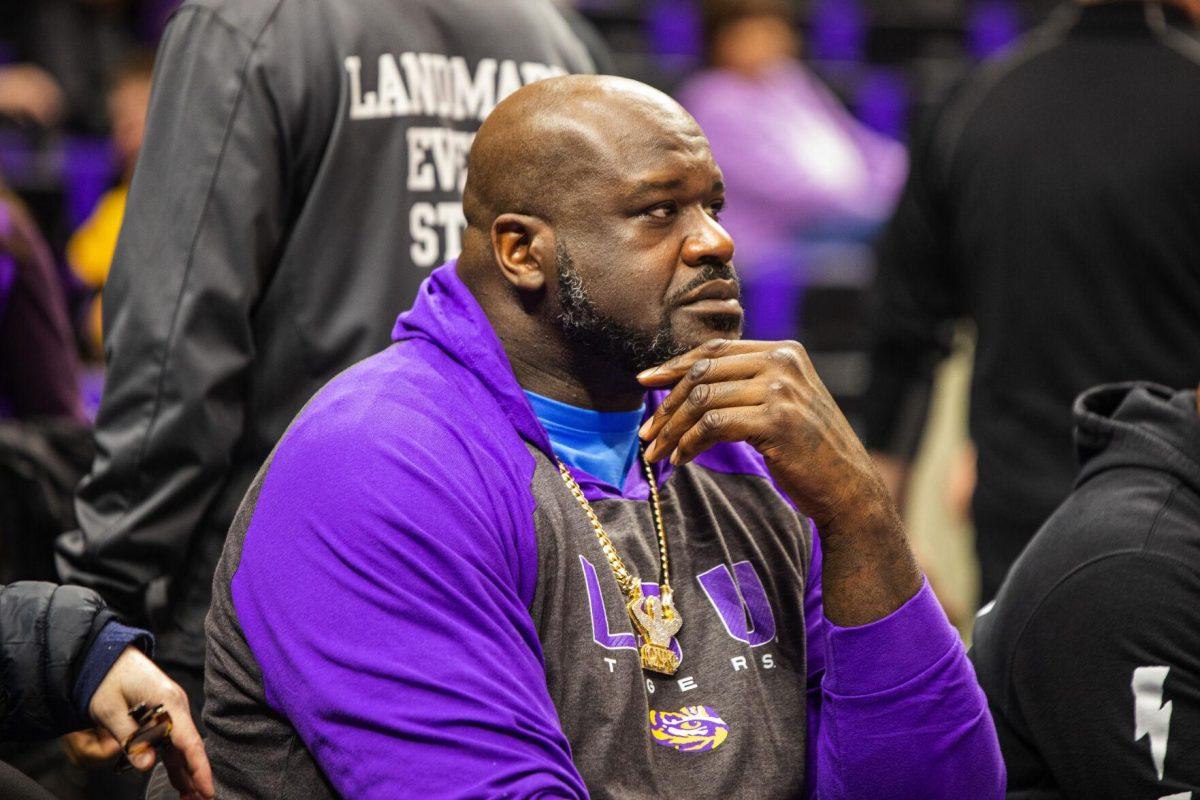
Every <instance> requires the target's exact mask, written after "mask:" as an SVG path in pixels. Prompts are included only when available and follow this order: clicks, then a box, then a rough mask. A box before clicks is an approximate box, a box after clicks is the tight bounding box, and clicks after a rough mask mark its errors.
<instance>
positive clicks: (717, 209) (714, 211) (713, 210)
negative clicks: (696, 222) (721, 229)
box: [708, 200, 725, 220]
mask: <svg viewBox="0 0 1200 800" xmlns="http://www.w3.org/2000/svg"><path fill="white" fill-rule="evenodd" d="M724 210H725V201H724V200H721V201H719V202H716V203H713V204H712V205H710V206H709V207H708V215H709V216H710V217H712V218H713V219H715V220H720V219H721V212H722V211H724Z"/></svg>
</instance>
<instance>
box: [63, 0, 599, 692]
mask: <svg viewBox="0 0 1200 800" xmlns="http://www.w3.org/2000/svg"><path fill="white" fill-rule="evenodd" d="M590 69H591V59H590V58H589V56H588V54H587V51H586V50H585V49H584V47H583V46H582V45H581V44H580V42H579V41H578V40H577V39H576V38H575V37H574V36H573V35H572V34H571V32H570V29H569V28H568V27H567V24H566V23H565V22H564V21H563V19H562V17H561V16H560V15H559V13H558V12H557V11H556V10H555V8H554V6H553V5H551V4H550V3H549V2H548V0H503V2H501V1H500V0H490V2H487V3H478V2H465V1H464V0H456V1H455V2H446V0H342V1H341V2H336V3H334V2H318V3H280V2H278V0H239V2H226V1H225V0H194V1H193V2H188V3H185V4H184V5H183V6H182V7H181V8H180V10H179V11H178V12H177V13H176V14H175V16H174V17H173V18H172V20H171V23H170V25H169V27H168V29H167V33H166V35H165V37H164V39H163V43H162V46H161V48H160V50H159V53H158V57H157V60H156V66H155V76H154V86H155V89H154V94H153V97H152V101H151V104H150V112H149V117H148V120H147V127H146V140H145V145H144V147H143V148H142V152H141V154H140V156H139V159H138V168H137V170H136V173H135V175H134V179H133V182H132V184H131V186H130V190H129V202H128V209H127V215H126V221H125V224H124V226H123V228H122V231H121V236H120V242H119V246H118V248H117V253H116V257H115V259H114V261H113V266H112V272H111V274H110V276H109V279H108V281H107V283H106V285H105V289H104V299H105V315H104V316H105V322H104V327H105V347H106V352H107V355H108V363H107V365H106V368H107V378H106V380H107V382H106V384H105V389H104V398H103V401H102V403H101V407H100V413H99V416H98V418H97V422H96V437H95V440H96V445H97V456H96V460H95V462H94V464H93V468H92V472H91V473H90V474H89V475H88V476H87V477H86V478H85V479H84V480H83V482H82V483H81V484H80V487H79V492H78V494H77V500H76V506H75V507H76V511H77V513H78V515H79V529H78V530H74V531H71V532H69V533H67V534H65V535H64V536H63V537H62V538H60V539H59V549H58V554H59V560H58V565H59V570H60V573H61V574H62V576H63V578H64V579H65V580H66V581H68V582H71V583H81V584H84V585H87V586H90V587H92V588H95V589H97V590H98V591H100V593H101V594H102V595H104V597H105V599H106V600H108V601H109V602H110V603H111V604H112V605H113V606H115V607H117V608H118V609H120V610H121V611H122V612H124V613H125V614H126V615H127V616H128V617H129V618H131V619H133V620H149V621H150V623H151V624H152V626H153V627H154V629H155V632H156V633H158V634H159V646H160V650H159V652H160V655H161V660H162V663H163V664H164V665H165V666H167V667H168V672H169V673H170V674H171V675H172V677H173V678H175V679H176V680H177V681H179V682H180V683H181V684H182V685H183V686H184V687H185V688H186V689H188V690H189V693H190V694H191V695H192V696H193V698H194V701H195V702H197V703H199V700H200V697H201V685H202V682H203V665H204V651H205V642H204V628H203V626H204V617H205V614H206V613H207V611H208V607H209V605H210V599H211V590H212V576H213V569H214V567H215V565H216V562H217V559H218V557H219V556H220V553H221V548H222V546H223V544H224V540H225V534H226V532H227V531H228V530H229V526H230V523H231V521H232V519H233V516H234V513H235V511H236V509H237V507H238V505H239V503H240V502H241V500H242V496H243V495H244V494H245V491H246V488H247V487H248V486H249V484H250V482H251V480H252V478H253V477H254V474H255V473H256V472H257V471H258V468H259V466H260V465H261V464H262V462H263V460H264V459H265V457H266V456H267V454H268V453H270V451H271V449H272V447H274V445H275V443H276V442H277V441H278V439H279V437H280V435H282V433H283V431H284V430H285V429H286V427H287V425H288V424H289V422H290V421H291V419H292V417H293V416H294V415H295V414H296V412H297V411H298V410H299V409H300V408H301V407H302V406H303V405H304V403H305V402H306V401H307V400H308V399H309V397H310V396H311V395H312V394H313V393H314V392H315V391H316V390H317V389H318V388H320V386H322V385H323V384H324V383H325V382H326V381H328V380H329V378H331V377H332V376H333V375H335V374H337V373H338V372H340V371H342V370H343V369H345V368H346V367H348V366H350V365H351V364H353V363H354V362H356V361H358V360H359V359H361V358H364V357H366V356H368V355H370V354H372V353H374V352H376V351H378V350H380V349H382V348H384V347H385V346H387V344H388V343H389V341H390V333H391V327H392V324H393V322H394V320H395V316H396V314H397V313H399V311H400V310H401V309H403V308H404V307H405V306H406V305H407V304H409V303H410V302H411V301H412V299H413V298H414V297H415V296H416V293H417V290H418V287H419V286H420V285H421V282H422V280H423V279H424V278H425V276H426V274H427V270H428V268H430V267H433V266H435V265H437V264H439V263H441V262H442V261H444V260H446V259H447V258H451V257H453V256H454V255H456V254H457V252H458V250H459V249H460V248H461V234H462V231H463V228H464V226H465V219H464V218H463V215H462V185H463V182H464V181H465V161H466V154H467V150H468V148H469V146H470V142H471V139H472V136H473V134H474V132H475V131H476V130H477V129H478V127H479V124H480V122H481V120H482V119H483V118H484V117H485V116H486V115H487V114H488V113H489V112H490V111H491V109H492V108H493V107H494V105H495V103H496V102H498V101H499V100H501V99H503V97H504V96H506V95H507V94H508V93H510V92H512V91H515V90H516V89H517V88H519V87H520V86H521V85H522V84H524V83H529V82H532V81H535V80H538V79H541V78H544V77H547V76H549V75H554V74H559V73H564V72H568V71H570V72H580V71H588V70H590Z"/></svg>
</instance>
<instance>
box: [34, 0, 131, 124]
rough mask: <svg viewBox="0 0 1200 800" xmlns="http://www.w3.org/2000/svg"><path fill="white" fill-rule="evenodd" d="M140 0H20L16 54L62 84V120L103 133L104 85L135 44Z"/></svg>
mask: <svg viewBox="0 0 1200 800" xmlns="http://www.w3.org/2000/svg"><path fill="white" fill-rule="evenodd" d="M142 4H143V0H37V2H29V3H22V4H21V5H22V7H23V9H22V11H23V14H22V20H21V24H20V32H19V34H20V42H19V49H20V55H21V57H23V58H25V59H26V60H29V61H32V62H34V63H36V64H38V65H39V66H41V67H43V68H44V69H45V70H46V71H47V72H48V73H49V74H50V75H52V76H54V80H55V81H56V82H57V83H58V85H59V86H61V87H62V92H63V94H64V96H65V100H66V104H65V109H66V115H65V122H66V123H67V124H68V125H69V126H70V127H72V128H74V129H76V130H81V131H87V132H90V133H97V134H100V133H103V132H104V131H105V129H106V128H107V121H108V120H107V113H106V109H105V88H106V87H107V86H108V84H109V81H110V80H111V78H112V75H113V74H114V72H115V71H116V69H117V68H118V67H119V66H120V65H121V63H123V62H124V60H125V59H126V58H127V57H128V55H129V53H130V51H131V50H132V49H133V48H134V47H136V46H137V44H138V38H137V36H136V27H137V20H138V16H139V13H140V12H141V5H142Z"/></svg>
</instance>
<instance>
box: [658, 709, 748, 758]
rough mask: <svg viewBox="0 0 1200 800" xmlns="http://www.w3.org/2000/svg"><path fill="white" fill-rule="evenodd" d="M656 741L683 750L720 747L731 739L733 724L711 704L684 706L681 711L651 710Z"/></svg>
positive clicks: (696, 751) (702, 751)
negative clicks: (730, 732) (722, 717)
mask: <svg viewBox="0 0 1200 800" xmlns="http://www.w3.org/2000/svg"><path fill="white" fill-rule="evenodd" d="M650 735H651V736H652V737H653V738H654V743H655V744H658V745H662V746H663V747H671V748H674V749H675V750H678V751H679V752H681V753H705V752H708V751H709V750H716V749H717V748H718V747H720V746H721V744H722V743H723V742H724V741H725V740H726V739H728V738H729V725H728V724H727V723H726V722H725V720H723V719H721V716H720V714H718V713H717V712H716V710H715V709H713V708H712V707H710V706H684V707H683V708H681V709H679V710H678V711H651V712H650Z"/></svg>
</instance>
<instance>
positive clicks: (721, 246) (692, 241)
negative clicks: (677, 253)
mask: <svg viewBox="0 0 1200 800" xmlns="http://www.w3.org/2000/svg"><path fill="white" fill-rule="evenodd" d="M696 217H697V223H696V225H695V227H694V228H693V229H692V230H691V232H689V233H688V236H687V238H686V239H684V241H683V262H684V263H685V264H687V265H688V266H690V267H699V266H703V265H704V263H705V262H709V261H712V260H713V259H717V260H719V261H720V262H721V263H722V264H728V263H729V262H730V261H732V260H733V237H732V236H730V235H729V233H728V232H727V231H726V230H725V229H724V228H723V227H721V223H719V222H717V221H716V220H715V219H713V218H712V217H711V216H709V215H708V213H707V212H700V213H698V214H697V215H696Z"/></svg>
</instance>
